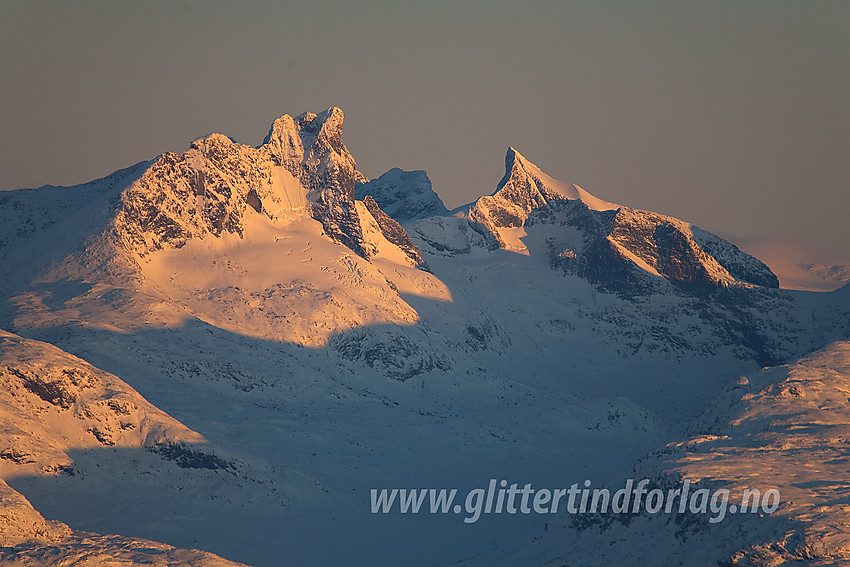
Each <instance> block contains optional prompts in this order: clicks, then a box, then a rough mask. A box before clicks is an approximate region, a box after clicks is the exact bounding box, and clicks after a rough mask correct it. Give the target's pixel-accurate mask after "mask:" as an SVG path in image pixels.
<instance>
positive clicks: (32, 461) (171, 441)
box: [0, 330, 236, 567]
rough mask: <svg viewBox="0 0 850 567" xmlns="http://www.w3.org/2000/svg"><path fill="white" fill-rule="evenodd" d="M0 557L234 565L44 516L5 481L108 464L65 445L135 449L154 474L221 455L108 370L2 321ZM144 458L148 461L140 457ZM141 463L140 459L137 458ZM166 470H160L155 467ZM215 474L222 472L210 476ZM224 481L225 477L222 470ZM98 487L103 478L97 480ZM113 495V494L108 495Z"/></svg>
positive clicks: (206, 465) (11, 560)
mask: <svg viewBox="0 0 850 567" xmlns="http://www.w3.org/2000/svg"><path fill="white" fill-rule="evenodd" d="M0 381H2V388H0V424H2V427H0V545H2V547H3V548H2V550H0V561H2V562H3V564H4V565H5V564H9V565H30V566H40V565H45V566H46V565H102V564H105V563H108V564H110V565H112V564H114V565H147V564H151V557H152V556H154V557H155V561H156V563H154V564H161V565H166V564H167V565H175V566H177V565H199V566H209V567H215V566H222V567H224V566H227V565H236V564H235V563H232V562H230V561H225V560H223V559H221V558H218V557H216V556H214V555H212V554H209V553H205V552H201V551H189V550H180V549H176V548H174V547H172V546H168V545H163V544H159V543H156V542H152V541H147V540H141V539H138V538H126V537H121V536H99V535H97V534H92V533H81V532H75V531H73V530H71V529H70V528H69V527H68V526H67V525H65V524H62V523H60V522H57V521H48V520H45V519H44V517H43V516H42V515H41V514H39V513H38V512H37V511H36V510H35V509H34V508H33V507H32V505H31V504H30V502H29V501H27V499H26V498H24V496H22V495H21V494H20V493H19V492H17V491H16V490H14V489H13V488H12V487H10V486H9V484H8V483H13V484H15V485H20V486H25V487H26V486H28V481H27V479H28V478H56V477H62V476H64V477H68V478H72V477H74V478H80V477H82V478H83V480H81V482H82V483H86V482H88V483H91V482H92V481H94V482H95V483H97V480H95V478H89V479H88V480H85V479H86V477H98V476H102V475H101V474H100V473H99V471H98V470H97V468H99V467H100V466H101V465H103V466H104V467H108V466H115V465H116V461H117V460H119V459H116V457H115V456H114V455H108V456H106V457H103V458H101V459H99V463H97V464H96V465H94V466H93V467H92V468H88V467H87V466H85V465H80V464H78V463H77V462H76V461H75V460H74V459H73V458H72V457H71V454H74V453H76V452H80V451H96V450H105V449H106V448H123V449H128V448H133V449H139V450H141V451H142V453H141V454H140V455H138V456H136V457H134V459H133V461H134V463H135V468H136V470H137V471H138V472H142V471H144V472H145V473H147V474H156V473H157V472H158V473H159V474H160V475H162V474H163V473H165V472H166V471H167V469H170V468H171V467H173V466H174V465H172V464H171V463H170V462H168V461H173V462H175V463H177V465H178V466H181V467H186V468H198V469H201V468H203V469H210V470H214V469H221V468H225V467H222V466H218V465H221V464H225V463H226V461H225V460H223V459H221V458H220V457H217V456H216V455H215V454H213V453H211V452H204V450H203V449H197V448H193V447H196V446H198V445H201V444H203V443H205V440H204V439H203V438H202V437H201V436H200V435H199V434H197V433H196V432H194V431H191V430H190V429H188V428H187V427H185V426H184V425H182V424H181V423H179V422H178V421H176V420H174V419H173V418H171V417H170V416H168V415H166V414H165V413H164V412H162V411H160V410H158V409H157V408H155V407H153V406H152V405H151V404H150V403H149V402H148V401H147V400H145V399H144V398H142V397H141V396H140V395H139V394H138V393H137V392H136V391H134V390H133V389H132V388H130V387H129V386H128V385H127V384H125V383H124V382H123V381H121V380H120V379H119V378H117V377H116V376H114V375H111V374H109V373H107V372H104V371H102V370H99V369H97V368H94V367H93V366H91V365H89V364H88V363H86V362H84V361H82V360H80V359H79V358H77V357H75V356H72V355H70V354H68V353H65V352H63V351H61V350H60V349H58V348H56V347H54V346H52V345H49V344H45V343H42V342H39V341H34V340H30V339H24V338H22V337H20V336H18V335H15V334H12V333H8V332H6V331H2V330H0ZM146 461H147V462H146ZM141 463H144V464H141ZM163 469H165V470H163ZM217 482H221V479H217ZM224 482H228V480H226V479H225V481H224ZM101 488H102V486H101ZM120 500H121V498H119V497H115V501H116V503H117V502H119V501H120Z"/></svg>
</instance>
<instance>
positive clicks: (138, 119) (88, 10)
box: [0, 0, 850, 263]
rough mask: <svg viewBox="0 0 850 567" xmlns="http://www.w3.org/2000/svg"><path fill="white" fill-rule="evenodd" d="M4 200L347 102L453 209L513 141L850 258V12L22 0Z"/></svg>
mask: <svg viewBox="0 0 850 567" xmlns="http://www.w3.org/2000/svg"><path fill="white" fill-rule="evenodd" d="M0 84H1V86H0V109H2V110H0V188H2V189H11V188H17V187H32V186H40V185H43V184H57V185H60V184H61V185H70V184H74V183H79V182H83V181H88V180H91V179H94V178H97V177H102V176H103V175H106V174H108V173H110V172H112V171H113V170H115V169H118V168H121V167H125V166H128V165H131V164H133V163H135V162H138V161H141V160H144V159H150V158H153V157H154V156H156V155H158V154H160V153H163V152H165V151H177V152H180V151H183V150H185V149H186V148H187V147H188V144H189V142H190V141H191V140H193V139H195V138H197V137H200V136H202V135H205V134H208V133H210V132H213V131H217V132H221V133H224V134H227V135H229V136H231V137H232V138H234V139H236V140H237V141H239V142H242V143H247V144H251V145H257V144H259V143H260V141H261V140H262V138H263V136H264V135H265V133H266V131H267V130H268V127H269V125H270V124H271V122H272V121H273V120H274V119H275V118H276V117H278V116H280V115H282V114H292V115H295V114H300V113H301V112H304V111H306V110H310V111H313V112H317V111H320V110H323V109H325V108H327V107H329V106H339V107H341V108H342V109H343V110H344V111H345V114H346V124H345V132H344V136H343V140H344V142H345V143H346V145H347V146H348V148H349V149H350V150H351V152H352V153H353V155H354V157H355V159H356V160H357V162H358V166H359V168H360V169H361V171H363V172H364V173H365V174H366V175H367V176H369V177H376V176H378V175H380V174H381V173H382V172H384V171H386V170H387V169H389V168H391V167H394V166H397V167H402V168H404V169H424V170H426V171H427V172H428V174H429V176H430V177H431V179H432V181H433V184H434V188H435V190H436V191H437V192H438V193H439V194H440V196H441V197H442V198H443V200H444V201H445V202H446V204H447V205H448V206H449V207H453V206H457V205H460V204H462V203H465V202H468V201H471V200H473V199H474V198H476V197H478V196H479V195H482V194H485V193H490V192H492V191H493V189H494V187H495V184H496V183H497V182H498V180H499V179H500V177H501V176H502V173H503V167H504V154H505V150H506V149H507V147H508V146H514V147H516V148H517V149H518V150H519V151H520V152H521V153H523V154H524V155H525V156H526V157H527V158H529V159H530V160H531V161H533V162H535V163H536V164H537V165H538V166H540V167H541V168H542V169H543V170H544V171H546V172H547V173H549V174H550V175H552V176H553V177H556V178H558V179H561V180H563V181H568V182H573V183H577V184H579V185H581V186H583V187H584V188H585V189H587V190H588V191H590V192H591V193H593V194H595V195H597V196H599V197H601V198H603V199H606V200H609V201H615V202H619V203H622V204H626V205H630V206H634V207H638V208H643V209H649V210H654V211H658V212H663V213H667V214H672V215H674V216H677V217H679V218H683V219H685V220H689V221H691V222H694V223H695V224H698V225H700V226H702V227H703V228H706V229H708V230H711V231H713V232H716V233H718V234H720V235H722V236H725V237H727V238H731V239H732V240H733V241H735V242H737V243H739V244H745V245H749V244H752V243H758V241H759V240H761V241H762V244H763V243H764V241H774V240H776V239H787V240H790V241H796V242H798V243H800V244H801V245H803V246H808V247H810V248H809V250H813V251H814V253H815V254H814V255H816V256H820V258H819V260H820V261H826V262H832V263H850V222H849V221H848V215H850V197H848V189H850V2H847V1H829V0H820V1H818V2H804V1H794V2H790V1H783V0H767V1H758V2H756V1H750V2H748V1H742V0H733V1H724V0H711V1H699V2H683V1H669V2H659V1H641V2H636V1H631V0H629V1H625V2H605V1H600V0H593V1H588V2H567V1H561V2H505V1H498V0H492V1H488V2H483V1H482V2H462V1H451V2H441V1H433V0H432V1H429V2H415V3H414V2H399V1H386V2H382V1H375V0H372V1H361V2H350V1H345V2H323V1H318V0H313V1H309V2H308V1H302V2H297V3H293V2H285V1H269V2H250V1H249V2H215V1H188V0H185V1H182V2H180V1H169V2H156V1H154V2H151V1H146V2H123V1H120V2H119V1H114V0H109V1H102V2H86V1H76V2H64V1H63V2H58V1H57V2H39V1H28V2H23V1H20V2H18V1H15V2H11V1H6V0H0Z"/></svg>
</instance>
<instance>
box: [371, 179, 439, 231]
mask: <svg viewBox="0 0 850 567" xmlns="http://www.w3.org/2000/svg"><path fill="white" fill-rule="evenodd" d="M354 191H355V195H356V196H357V198H358V199H365V198H366V197H367V196H368V197H372V198H373V199H374V200H375V201H376V202H377V203H378V205H380V207H381V209H383V210H384V212H386V213H387V214H388V215H390V216H391V217H392V218H394V219H395V220H397V221H399V222H407V221H411V220H416V219H424V218H428V217H437V216H445V215H448V214H449V211H448V209H446V206H445V205H444V204H443V201H442V199H440V197H439V196H438V195H437V194H436V193H435V192H434V190H433V189H432V188H431V180H430V179H428V174H427V173H425V172H424V171H421V170H417V171H404V170H403V169H399V168H397V167H394V168H392V169H390V170H389V171H387V172H386V173H384V174H383V175H381V176H380V177H378V178H377V179H372V180H371V181H366V182H362V183H358V184H357V186H356V187H355V190H354Z"/></svg>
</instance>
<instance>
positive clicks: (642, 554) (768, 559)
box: [473, 341, 850, 567]
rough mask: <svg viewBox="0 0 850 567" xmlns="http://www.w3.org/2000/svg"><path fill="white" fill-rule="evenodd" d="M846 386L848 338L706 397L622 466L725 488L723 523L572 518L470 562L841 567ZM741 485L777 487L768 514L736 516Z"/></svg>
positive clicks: (848, 539) (688, 518)
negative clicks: (694, 414)
mask: <svg viewBox="0 0 850 567" xmlns="http://www.w3.org/2000/svg"><path fill="white" fill-rule="evenodd" d="M848 391H850V343H848V342H846V341H839V342H836V343H832V344H830V345H829V346H827V347H826V348H824V349H821V350H819V351H817V352H815V353H812V354H810V355H808V356H806V357H803V358H801V359H799V360H796V361H794V362H792V363H789V364H786V365H781V366H777V367H773V368H767V369H764V370H761V371H756V372H753V373H748V374H747V375H745V376H741V377H739V378H737V379H735V380H733V381H732V382H731V383H730V384H729V385H728V387H727V388H725V389H724V391H723V392H722V393H721V394H720V395H718V396H717V397H716V398H715V399H714V400H713V401H712V402H711V403H710V404H709V405H708V407H707V408H706V409H705V410H704V411H703V412H702V413H701V415H700V416H699V417H698V418H697V419H696V421H695V422H694V423H693V424H692V425H691V426H690V428H689V430H688V433H687V435H686V437H685V438H684V439H682V440H680V441H677V442H673V443H670V444H668V445H667V446H666V447H664V448H662V449H659V450H658V451H655V452H653V453H652V454H650V455H649V456H647V457H645V458H644V459H641V460H640V461H639V462H638V463H637V464H636V465H635V467H634V470H633V472H632V473H631V474H629V475H628V478H634V479H643V478H647V479H651V480H652V483H653V484H652V486H653V487H663V488H668V487H680V488H681V486H682V483H683V480H684V479H688V480H690V481H691V482H692V483H694V484H693V487H694V488H693V489H692V490H696V489H698V488H705V487H708V488H710V489H711V490H718V489H723V490H728V491H729V493H728V503H729V504H731V505H732V506H734V508H733V507H732V506H730V507H728V508H726V509H725V510H724V512H725V515H724V516H722V519H720V520H719V521H715V522H711V521H710V517H712V516H713V517H715V518H717V517H719V516H718V514H716V513H711V514H702V515H701V514H699V513H696V514H694V513H690V512H685V513H679V512H678V510H677V507H674V511H673V513H672V514H664V513H661V514H656V515H651V514H647V513H646V512H645V511H642V513H639V514H625V515H614V514H612V515H609V516H607V517H606V516H605V515H599V514H586V515H577V516H574V517H572V518H570V519H569V520H566V521H562V522H561V523H560V526H559V527H558V528H557V529H552V530H550V531H549V533H547V534H546V535H545V536H544V537H543V538H542V539H541V541H540V542H538V543H536V544H534V545H531V546H529V547H527V548H526V549H525V550H523V551H522V552H520V553H517V554H512V555H510V556H509V557H507V558H506V557H502V558H498V559H497V558H493V557H487V558H485V557H481V558H479V561H478V562H473V564H478V563H479V562H480V564H487V565H493V564H504V565H518V564H524V565H550V564H551V565H555V564H559V562H563V561H569V560H570V558H572V557H576V556H579V557H592V558H593V561H592V562H593V564H596V565H602V564H630V565H637V564H641V565H682V566H691V565H724V566H732V565H741V566H743V565H746V566H759V567H766V566H774V565H818V566H827V565H829V566H838V565H846V564H847V562H848V561H850V506H848V503H847V463H848V458H850V449H848V447H847V438H848V434H850V431H849V430H848V421H850V419H848V418H850V416H849V415H848V408H847V400H848V397H847V394H848ZM621 482H622V481H621ZM747 489H756V490H758V491H759V493H760V495H763V494H765V493H766V492H767V491H768V490H771V489H775V490H778V492H779V494H780V501H779V506H778V508H777V509H776V511H775V512H773V513H772V514H765V513H763V512H762V511H761V510H759V513H751V512H749V511H747V512H746V513H741V512H740V511H739V510H738V509H737V506H738V505H739V503H741V502H742V497H743V491H744V490H747ZM749 502H750V503H751V502H752V499H750V500H749ZM718 510H719V508H718ZM567 542H569V543H567ZM649 542H651V544H650V543H649Z"/></svg>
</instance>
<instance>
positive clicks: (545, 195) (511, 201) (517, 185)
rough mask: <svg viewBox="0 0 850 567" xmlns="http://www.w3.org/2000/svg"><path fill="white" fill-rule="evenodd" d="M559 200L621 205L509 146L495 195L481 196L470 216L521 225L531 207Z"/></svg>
mask: <svg viewBox="0 0 850 567" xmlns="http://www.w3.org/2000/svg"><path fill="white" fill-rule="evenodd" d="M558 200H578V201H582V202H583V203H584V204H585V205H586V206H587V207H588V208H590V209H593V210H600V211H603V210H610V209H616V208H618V205H616V204H614V203H609V202H607V201H603V200H602V199H598V198H596V197H594V196H593V195H591V194H590V193H588V192H587V191H585V190H584V189H582V188H581V187H579V186H578V185H573V184H567V183H562V182H560V181H558V180H557V179H554V178H552V177H550V176H548V175H546V174H545V173H543V171H541V170H540V168H539V167H537V166H536V165H534V164H533V163H531V162H530V161H529V160H527V159H526V158H525V157H524V156H523V155H522V154H520V153H519V152H518V151H516V150H515V149H514V148H508V151H507V154H506V155H505V175H504V177H502V180H501V181H499V184H498V185H497V186H496V191H495V192H494V193H493V194H492V195H487V196H484V197H481V198H480V199H478V200H477V201H476V202H475V203H474V204H473V205H472V206H471V207H470V209H469V218H470V220H472V221H473V222H477V223H480V224H481V225H483V226H484V227H486V228H490V229H492V228H497V227H498V228H516V227H521V226H523V225H524V224H525V221H526V220H527V219H528V215H529V213H531V211H533V210H535V209H539V208H541V207H545V206H547V205H548V204H549V203H550V202H551V201H558Z"/></svg>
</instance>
